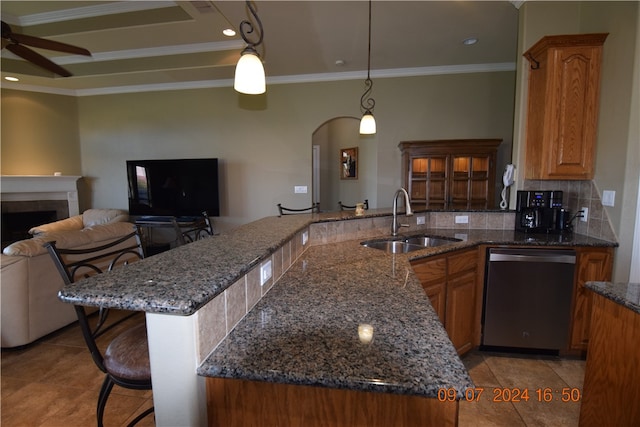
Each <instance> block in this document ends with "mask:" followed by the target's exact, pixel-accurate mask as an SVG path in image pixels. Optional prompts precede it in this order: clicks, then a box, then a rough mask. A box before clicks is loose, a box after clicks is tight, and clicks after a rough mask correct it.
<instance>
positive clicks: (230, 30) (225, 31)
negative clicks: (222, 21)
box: [222, 28, 236, 37]
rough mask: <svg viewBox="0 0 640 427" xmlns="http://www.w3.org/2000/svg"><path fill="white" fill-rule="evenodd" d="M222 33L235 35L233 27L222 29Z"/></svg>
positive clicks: (228, 35) (229, 35) (230, 35)
mask: <svg viewBox="0 0 640 427" xmlns="http://www.w3.org/2000/svg"><path fill="white" fill-rule="evenodd" d="M222 34H224V35H225V36H227V37H233V36H235V35H236V32H235V30H234V29H233V28H226V29H224V30H222Z"/></svg>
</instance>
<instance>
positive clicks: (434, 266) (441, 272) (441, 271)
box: [412, 258, 447, 283]
mask: <svg viewBox="0 0 640 427" xmlns="http://www.w3.org/2000/svg"><path fill="white" fill-rule="evenodd" d="M412 267H413V271H414V272H415V274H416V276H417V277H418V279H419V280H420V282H421V283H428V282H433V281H438V280H439V281H444V280H446V274H447V259H446V258H437V259H433V260H429V261H419V262H417V263H415V264H413V265H412Z"/></svg>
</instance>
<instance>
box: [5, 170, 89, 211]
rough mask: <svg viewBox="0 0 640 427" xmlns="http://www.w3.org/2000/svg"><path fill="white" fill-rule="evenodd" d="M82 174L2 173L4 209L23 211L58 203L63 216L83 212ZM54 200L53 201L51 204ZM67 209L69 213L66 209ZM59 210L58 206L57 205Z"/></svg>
mask: <svg viewBox="0 0 640 427" xmlns="http://www.w3.org/2000/svg"><path fill="white" fill-rule="evenodd" d="M80 178H82V177H81V176H45V175H3V176H2V177H0V200H1V201H2V212H3V213H4V212H24V211H30V210H40V209H43V208H42V206H47V207H51V206H58V205H60V203H59V202H60V201H62V202H65V203H64V204H62V207H63V209H64V211H65V212H64V213H65V214H66V215H64V216H74V215H79V214H80V205H79V202H78V181H79V180H80ZM52 202H53V203H52ZM67 209H68V212H67ZM54 210H57V208H54Z"/></svg>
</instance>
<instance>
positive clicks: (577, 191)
mask: <svg viewBox="0 0 640 427" xmlns="http://www.w3.org/2000/svg"><path fill="white" fill-rule="evenodd" d="M523 190H540V191H541V190H561V191H562V193H563V201H562V202H563V205H564V206H565V207H566V208H568V209H569V210H570V211H571V213H572V215H573V214H575V213H576V212H578V211H579V210H580V209H581V208H583V207H586V208H588V209H589V215H588V217H587V222H582V221H580V219H579V218H576V219H575V220H574V222H573V226H574V232H575V233H578V234H582V235H585V236H590V237H595V238H597V239H604V240H609V241H614V242H618V237H617V236H616V234H615V232H614V231H613V227H612V226H611V221H610V220H609V215H607V211H606V210H605V209H604V207H603V206H602V198H601V194H600V191H599V190H598V188H597V187H596V185H595V183H594V182H593V181H591V180H589V181H547V180H525V182H524V188H523Z"/></svg>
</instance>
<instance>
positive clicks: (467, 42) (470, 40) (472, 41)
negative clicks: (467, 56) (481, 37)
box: [462, 37, 478, 46]
mask: <svg viewBox="0 0 640 427" xmlns="http://www.w3.org/2000/svg"><path fill="white" fill-rule="evenodd" d="M476 43H478V39H477V38H475V37H469V38H468V39H464V40H462V44H463V45H465V46H471V45H473V44H476Z"/></svg>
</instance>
